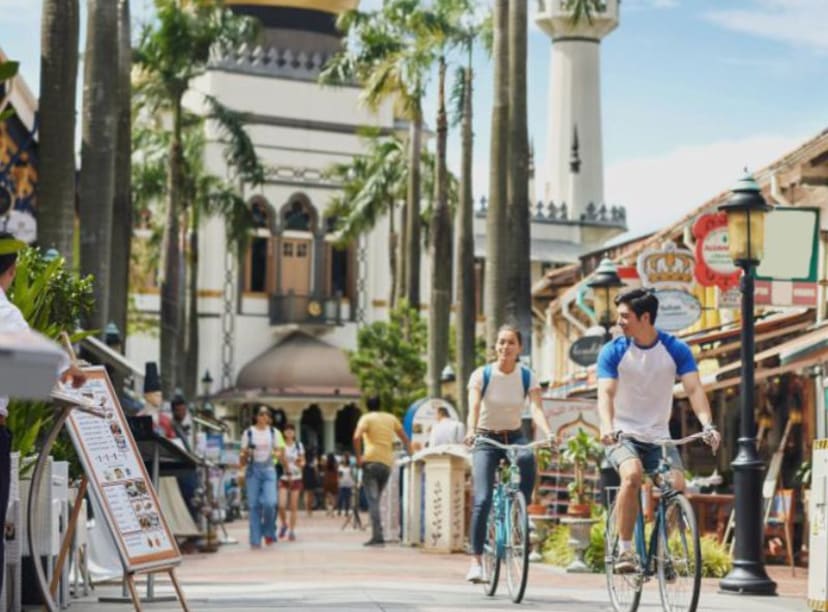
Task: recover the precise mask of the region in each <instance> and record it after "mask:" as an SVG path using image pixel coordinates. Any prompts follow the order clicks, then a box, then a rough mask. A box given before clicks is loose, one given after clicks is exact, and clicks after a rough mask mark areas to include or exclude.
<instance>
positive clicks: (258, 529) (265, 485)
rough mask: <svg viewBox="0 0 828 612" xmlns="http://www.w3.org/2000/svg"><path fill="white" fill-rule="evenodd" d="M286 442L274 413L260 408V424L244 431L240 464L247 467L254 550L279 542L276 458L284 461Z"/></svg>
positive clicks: (246, 478) (265, 407)
mask: <svg viewBox="0 0 828 612" xmlns="http://www.w3.org/2000/svg"><path fill="white" fill-rule="evenodd" d="M284 447H285V441H284V438H282V434H281V433H280V432H279V430H278V429H276V428H275V427H272V426H271V425H270V410H269V409H268V407H267V406H259V409H258V411H257V412H256V423H255V425H251V426H250V427H248V428H247V429H245V430H244V433H243V434H242V450H241V453H240V456H239V461H240V462H241V464H242V467H245V468H246V470H245V481H246V484H247V504H248V508H249V511H250V517H249V518H250V547H251V548H261V547H262V537H264V540H265V543H266V544H272V543H273V542H275V541H276V501H277V495H276V468H274V467H273V458H274V456H279V457H280V459H282V460H284Z"/></svg>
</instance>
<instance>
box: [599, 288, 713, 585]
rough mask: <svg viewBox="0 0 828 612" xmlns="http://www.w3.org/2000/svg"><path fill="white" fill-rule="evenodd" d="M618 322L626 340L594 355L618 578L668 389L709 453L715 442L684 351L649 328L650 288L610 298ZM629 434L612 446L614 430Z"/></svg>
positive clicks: (676, 462)
mask: <svg viewBox="0 0 828 612" xmlns="http://www.w3.org/2000/svg"><path fill="white" fill-rule="evenodd" d="M615 303H616V305H617V306H618V325H619V327H620V328H621V330H622V331H623V332H624V335H623V336H621V337H618V338H615V339H614V340H612V341H610V342H608V343H607V344H605V345H604V347H603V348H602V349H601V353H600V355H599V356H598V415H599V417H600V420H601V442H603V443H604V444H605V445H606V447H607V448H606V455H607V459H608V460H609V462H610V463H611V464H612V466H613V467H614V468H615V469H616V470H617V471H618V474H619V476H620V478H621V486H620V489H619V491H618V499H617V501H616V507H617V513H618V514H617V521H618V533H619V552H620V556H619V558H618V560H617V561H616V563H615V568H614V571H615V572H616V573H619V574H620V573H628V572H634V571H635V569H636V558H635V553H634V551H633V546H632V535H633V527H634V523H635V519H636V516H637V514H638V497H639V490H640V488H641V482H642V479H643V473H644V472H645V471H646V472H648V473H649V472H652V471H653V470H655V469H656V467H657V466H658V463H659V458H660V457H661V447H660V446H658V445H656V444H652V443H650V442H652V441H654V440H657V439H660V438H669V437H670V430H669V427H668V423H669V420H670V412H671V410H672V407H673V385H674V383H675V379H676V377H678V378H680V379H681V382H682V385H683V386H684V390H685V391H686V392H687V397H688V399H689V400H690V405H691V406H692V408H693V412H695V413H696V416H697V417H698V419H699V421H700V422H701V424H702V427H703V428H704V431H705V432H707V434H708V435H707V436H705V442H707V444H709V445H710V446H711V447H713V449H714V450H715V449H716V448H718V446H719V442H720V440H721V438H720V436H719V433H718V432H717V431H716V429H715V427H714V425H713V421H712V417H711V415H710V405H709V404H708V403H707V396H706V395H705V392H704V387H703V386H702V384H701V379H700V378H699V371H698V367H697V366H696V360H695V359H694V358H693V354H692V353H691V352H690V347H689V346H687V344H686V343H685V342H683V341H682V340H679V339H678V338H676V337H675V336H671V335H670V334H667V333H664V332H662V331H659V330H658V329H656V328H655V326H654V324H655V320H656V314H657V313H658V299H657V298H656V296H655V295H653V293H652V292H651V291H650V290H648V289H633V290H632V291H628V292H627V293H623V294H621V295H619V296H618V297H616V298H615ZM618 431H621V432H623V433H625V434H629V435H631V436H633V437H635V438H636V439H635V440H629V439H624V440H622V441H620V442H618V441H617V440H616V439H615V432H618ZM668 453H669V456H670V459H671V464H672V467H673V469H672V473H671V480H672V484H673V488H675V489H676V490H679V491H682V490H684V474H683V473H682V466H681V458H680V457H679V454H678V451H677V450H676V449H675V447H670V448H669V449H668Z"/></svg>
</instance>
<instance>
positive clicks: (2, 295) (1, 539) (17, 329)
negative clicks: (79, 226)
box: [0, 232, 86, 593]
mask: <svg viewBox="0 0 828 612" xmlns="http://www.w3.org/2000/svg"><path fill="white" fill-rule="evenodd" d="M25 247H26V244H25V243H24V242H21V241H20V240H16V239H15V237H14V236H12V235H11V234H9V233H8V232H0V333H13V334H26V333H30V332H31V329H30V328H29V324H28V323H27V322H26V319H24V318H23V313H21V312H20V309H18V308H17V306H15V305H14V304H12V303H11V302H10V301H9V299H8V298H7V297H6V292H8V290H9V287H11V284H12V281H14V275H15V273H16V272H17V254H18V253H19V252H20V251H22V250H23V249H24V248H25ZM58 372H59V374H58ZM58 372H56V373H55V374H56V375H57V376H56V378H59V379H60V381H61V382H67V381H69V380H71V381H72V386H73V387H75V388H78V387H81V386H82V385H83V384H84V383H85V382H86V374H84V372H83V370H81V369H80V368H79V367H78V366H76V365H75V364H73V363H71V362H70V361H69V357H68V356H67V355H65V354H64V355H63V357H62V360H61V363H60V365H59V366H58ZM8 406H9V398H8V397H0V526H2V529H0V593H2V592H3V577H4V575H5V574H6V561H5V541H6V538H5V534H4V532H5V529H6V510H7V508H8V505H9V485H10V484H11V446H12V432H11V431H9V430H8V428H7V427H6V417H7V416H8V415H9V412H8Z"/></svg>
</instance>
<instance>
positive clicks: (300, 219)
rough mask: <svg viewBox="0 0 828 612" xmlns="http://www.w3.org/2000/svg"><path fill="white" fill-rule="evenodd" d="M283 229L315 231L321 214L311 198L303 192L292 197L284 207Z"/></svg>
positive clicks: (282, 212) (282, 213)
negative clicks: (311, 201)
mask: <svg viewBox="0 0 828 612" xmlns="http://www.w3.org/2000/svg"><path fill="white" fill-rule="evenodd" d="M281 215H282V219H281V221H282V229H283V230H288V231H291V230H292V231H298V232H315V231H316V228H317V226H318V221H319V216H318V214H317V212H316V209H315V208H314V207H313V205H312V204H311V203H310V200H308V198H307V197H306V196H304V195H303V194H296V195H294V196H292V197H291V199H290V200H289V201H288V203H287V204H285V206H284V207H282V211H281Z"/></svg>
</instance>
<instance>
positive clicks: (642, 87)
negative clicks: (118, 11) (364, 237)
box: [0, 0, 828, 234]
mask: <svg viewBox="0 0 828 612" xmlns="http://www.w3.org/2000/svg"><path fill="white" fill-rule="evenodd" d="M378 2H379V0H363V3H362V4H363V6H365V7H366V8H370V7H371V6H372V5H375V4H377V3H378ZM40 4H41V3H40V0H0V8H2V12H0V46H2V47H3V49H4V50H5V51H6V53H7V54H8V55H9V56H11V57H13V58H15V59H19V60H20V61H21V62H22V73H23V76H24V78H25V79H26V81H27V82H28V84H29V86H30V88H31V89H32V90H33V91H35V93H36V92H37V88H38V78H39V77H38V72H39V66H38V62H39V32H40V25H39V23H40ZM81 4H82V5H85V3H84V2H81ZM482 4H485V3H482ZM150 5H151V3H150V2H149V0H133V3H132V6H133V13H134V14H135V15H137V16H139V17H145V16H146V15H147V14H148V12H149V11H148V7H149V6H150ZM535 6H536V2H530V11H531V12H534V10H535ZM826 32H828V0H623V1H622V5H621V25H620V26H619V28H618V29H617V30H615V31H614V32H613V33H612V34H610V35H609V36H608V37H607V38H606V40H605V41H604V42H603V43H602V58H601V61H602V66H601V69H602V106H603V135H604V167H605V177H606V178H605V194H606V199H607V201H608V202H610V203H613V204H622V205H624V206H626V207H627V210H628V220H629V225H630V230H631V234H639V233H642V232H645V231H649V230H654V229H657V228H659V227H662V226H663V225H665V224H667V223H669V222H671V221H673V220H675V219H678V218H679V217H681V216H682V215H683V214H685V213H686V212H688V211H689V210H691V209H692V208H694V207H695V206H697V205H699V204H701V203H702V202H704V201H705V200H707V199H708V198H710V197H711V196H713V195H715V194H716V193H718V192H719V191H721V190H723V189H726V188H727V187H728V186H729V185H730V184H731V183H732V182H734V181H735V179H736V178H738V176H739V174H740V172H741V168H742V167H743V166H748V167H750V168H758V167H761V166H763V165H765V164H767V163H769V162H771V161H773V160H774V159H776V158H778V157H780V156H781V155H783V154H785V153H786V152H788V151H790V150H791V149H794V148H796V147H797V146H798V145H799V144H800V143H802V142H803V141H805V140H806V139H809V138H811V137H813V136H815V135H816V134H817V133H819V132H820V131H821V130H823V129H824V128H826V127H828V105H826V100H828V36H826ZM549 56H550V42H549V39H548V38H547V36H546V35H545V34H543V33H542V32H541V31H540V30H539V29H538V28H537V27H536V26H535V25H534V23H531V24H530V39H529V92H530V97H529V130H530V137H531V138H532V140H533V142H534V145H535V150H536V165H537V166H538V168H543V162H544V159H545V151H544V146H545V142H546V130H547V122H546V107H547V104H548V82H547V74H548V70H549ZM475 63H476V66H475V69H476V71H477V75H478V81H477V83H476V85H475V86H476V96H475V100H474V101H475V112H476V121H475V133H476V147H475V183H476V191H477V195H478V196H479V195H483V194H485V192H486V191H487V189H488V184H487V183H488V179H487V176H488V175H487V168H488V161H487V160H488V150H489V147H488V141H489V120H490V117H489V113H490V108H491V106H490V99H491V92H492V83H491V67H490V64H489V62H488V59H487V58H486V56H485V55H484V54H483V53H482V52H480V53H478V54H477V55H476V58H475ZM426 112H427V117H428V118H429V122H430V123H431V124H432V125H433V119H431V118H432V117H433V116H434V104H433V102H429V103H427V105H426ZM79 116H80V114H79ZM449 156H450V164H451V165H452V166H453V168H454V169H455V171H456V170H457V169H458V168H459V143H458V142H457V139H456V137H452V140H451V142H450V147H449ZM539 184H540V183H539Z"/></svg>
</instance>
